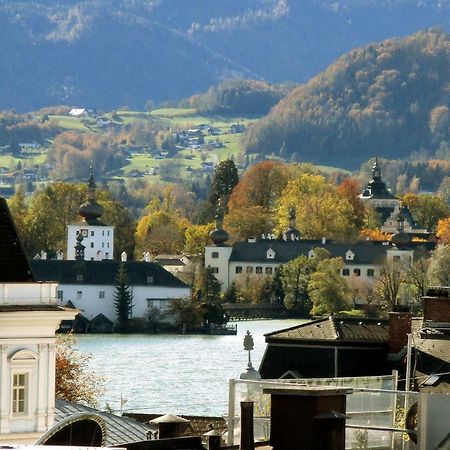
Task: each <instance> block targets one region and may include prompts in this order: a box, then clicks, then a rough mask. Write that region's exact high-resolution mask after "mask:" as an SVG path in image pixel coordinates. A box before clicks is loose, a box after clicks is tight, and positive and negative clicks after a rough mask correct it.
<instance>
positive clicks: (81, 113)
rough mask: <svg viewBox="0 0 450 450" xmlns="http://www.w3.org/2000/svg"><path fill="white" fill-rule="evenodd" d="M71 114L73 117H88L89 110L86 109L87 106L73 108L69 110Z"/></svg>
mask: <svg viewBox="0 0 450 450" xmlns="http://www.w3.org/2000/svg"><path fill="white" fill-rule="evenodd" d="M69 115H70V116H73V117H86V116H87V115H88V112H87V111H86V108H72V109H71V110H70V111H69Z"/></svg>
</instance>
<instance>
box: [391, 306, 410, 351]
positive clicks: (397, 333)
mask: <svg viewBox="0 0 450 450" xmlns="http://www.w3.org/2000/svg"><path fill="white" fill-rule="evenodd" d="M410 333H411V314H410V313H407V312H391V313H389V354H394V355H395V354H397V353H399V352H400V351H402V350H403V348H404V347H406V344H407V343H408V334H410Z"/></svg>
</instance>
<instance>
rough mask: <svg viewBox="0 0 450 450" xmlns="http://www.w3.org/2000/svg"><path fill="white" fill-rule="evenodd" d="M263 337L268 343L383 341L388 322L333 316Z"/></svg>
mask: <svg viewBox="0 0 450 450" xmlns="http://www.w3.org/2000/svg"><path fill="white" fill-rule="evenodd" d="M265 337H266V342H268V343H270V342H276V341H278V340H283V341H286V340H290V341H336V342H376V343H384V342H388V340H389V322H388V320H386V319H368V318H359V317H337V316H335V317H329V318H326V319H318V320H313V321H311V322H306V323H303V324H301V325H297V326H294V327H291V328H286V329H284V330H279V331H274V332H272V333H268V334H266V335H265Z"/></svg>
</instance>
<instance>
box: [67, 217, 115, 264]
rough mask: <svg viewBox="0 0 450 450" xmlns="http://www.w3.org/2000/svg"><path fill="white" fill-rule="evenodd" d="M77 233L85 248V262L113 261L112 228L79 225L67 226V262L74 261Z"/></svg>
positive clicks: (85, 224)
mask: <svg viewBox="0 0 450 450" xmlns="http://www.w3.org/2000/svg"><path fill="white" fill-rule="evenodd" d="M79 232H81V234H82V236H83V240H82V242H81V243H82V244H83V245H84V246H85V249H84V259H85V260H90V261H102V260H103V259H113V256H114V227H113V226H100V225H88V224H87V223H81V224H76V225H68V227H67V259H68V260H74V259H75V245H77V235H78V233H79Z"/></svg>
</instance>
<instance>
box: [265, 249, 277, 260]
mask: <svg viewBox="0 0 450 450" xmlns="http://www.w3.org/2000/svg"><path fill="white" fill-rule="evenodd" d="M266 258H267V259H275V250H273V249H271V248H269V250H267V253H266Z"/></svg>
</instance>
